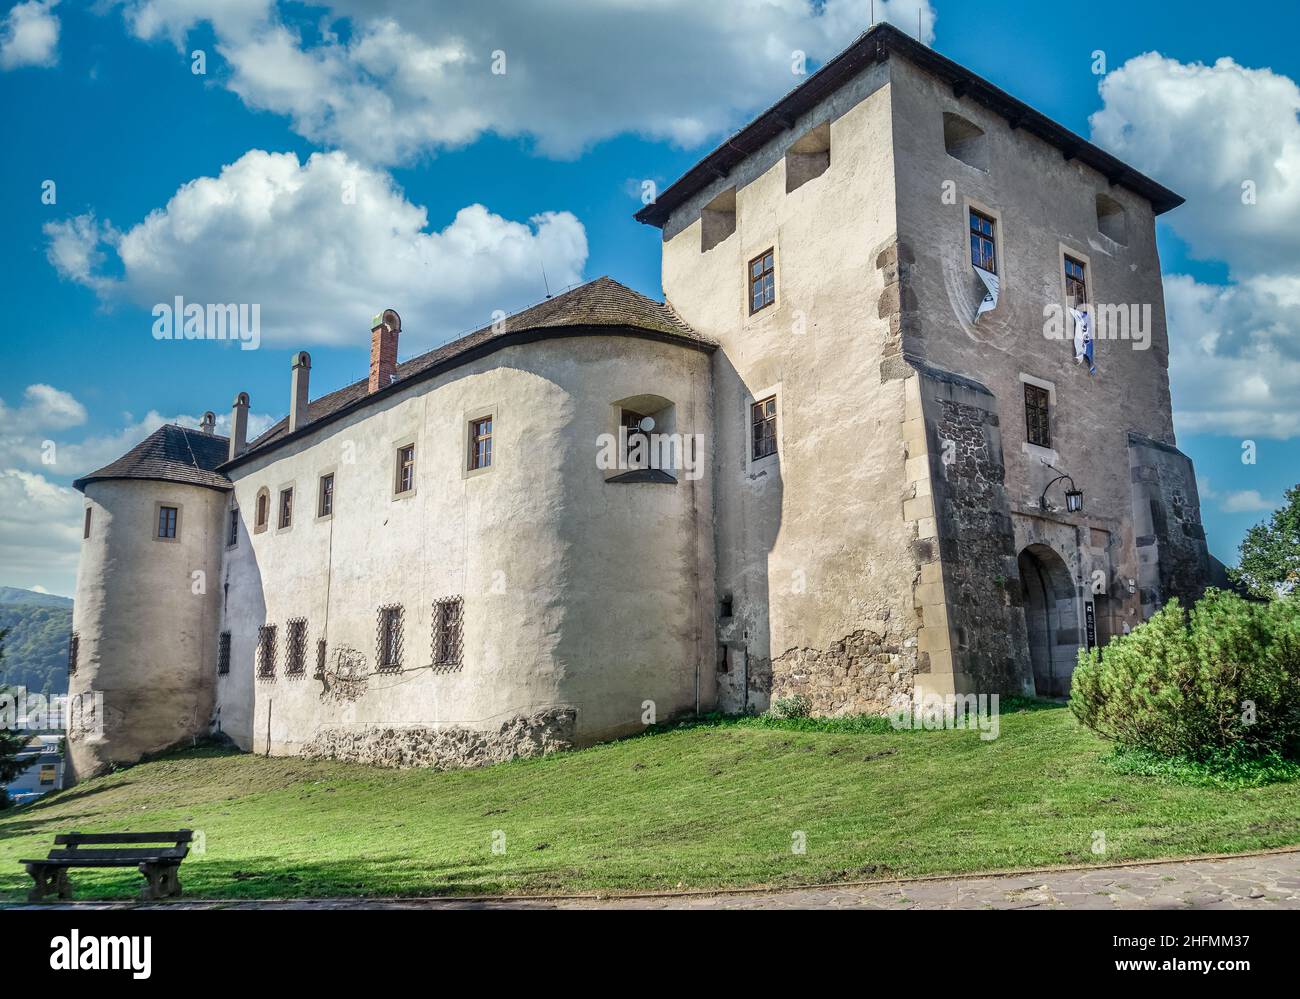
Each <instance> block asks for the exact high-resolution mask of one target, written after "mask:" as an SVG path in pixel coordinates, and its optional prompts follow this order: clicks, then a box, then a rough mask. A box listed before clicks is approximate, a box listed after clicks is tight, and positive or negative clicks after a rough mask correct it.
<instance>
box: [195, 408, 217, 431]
mask: <svg viewBox="0 0 1300 999" xmlns="http://www.w3.org/2000/svg"><path fill="white" fill-rule="evenodd" d="M216 429H217V414H216V413H214V412H212V410H210V409H209V410H208V411H207V412H206V413H204V414H203V419H201V420H200V421H199V430H200V431H202V432H203V433H205V434H207V435H208V436H209V437H211V436H212V434H213V432H214V431H215V430H216Z"/></svg>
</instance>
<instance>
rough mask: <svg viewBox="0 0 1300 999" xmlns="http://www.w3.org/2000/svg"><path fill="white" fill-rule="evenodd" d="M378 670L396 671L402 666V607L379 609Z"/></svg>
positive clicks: (396, 605)
mask: <svg viewBox="0 0 1300 999" xmlns="http://www.w3.org/2000/svg"><path fill="white" fill-rule="evenodd" d="M378 637H379V649H378V655H377V657H376V658H377V661H378V664H379V668H380V669H390V670H391V669H397V668H398V667H399V666H401V665H402V605H401V604H387V605H385V606H383V607H380V608H379V636H378Z"/></svg>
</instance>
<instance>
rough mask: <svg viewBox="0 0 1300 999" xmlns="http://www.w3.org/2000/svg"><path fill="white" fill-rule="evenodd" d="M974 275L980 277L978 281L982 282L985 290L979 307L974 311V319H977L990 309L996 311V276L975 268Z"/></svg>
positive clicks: (981, 268)
mask: <svg viewBox="0 0 1300 999" xmlns="http://www.w3.org/2000/svg"><path fill="white" fill-rule="evenodd" d="M975 273H976V274H978V275H979V276H980V280H981V281H983V282H984V287H985V289H987V294H986V295H985V296H984V300H983V301H982V302H980V307H979V308H978V309H976V310H975V318H976V319H978V318H979V317H980V316H982V315H984V313H986V312H988V311H989V310H990V309H996V308H997V306H998V276H997V275H996V274H994V273H993V272H992V271H986V270H985V269H984V268H983V267H976V268H975Z"/></svg>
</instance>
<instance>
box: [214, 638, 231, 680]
mask: <svg viewBox="0 0 1300 999" xmlns="http://www.w3.org/2000/svg"><path fill="white" fill-rule="evenodd" d="M229 672H230V632H228V631H223V632H222V633H221V634H220V635H219V636H218V637H217V675H218V676H225V675H226V674H227V673H229Z"/></svg>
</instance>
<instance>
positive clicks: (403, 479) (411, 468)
mask: <svg viewBox="0 0 1300 999" xmlns="http://www.w3.org/2000/svg"><path fill="white" fill-rule="evenodd" d="M414 488H415V445H414V444H404V445H403V446H402V447H399V448H398V449H397V476H396V478H395V480H394V485H393V492H395V493H398V494H399V495H400V494H401V493H409V492H410V491H411V490H412V489H414Z"/></svg>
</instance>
